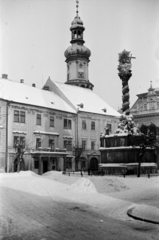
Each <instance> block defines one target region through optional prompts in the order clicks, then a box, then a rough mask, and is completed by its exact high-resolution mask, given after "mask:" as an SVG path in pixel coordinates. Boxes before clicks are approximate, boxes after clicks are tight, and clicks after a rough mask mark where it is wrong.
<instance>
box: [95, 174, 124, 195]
mask: <svg viewBox="0 0 159 240" xmlns="http://www.w3.org/2000/svg"><path fill="white" fill-rule="evenodd" d="M91 181H92V183H93V184H94V186H95V187H96V189H97V191H98V192H99V193H102V194H105V193H110V192H120V191H123V190H126V189H128V187H127V186H126V185H125V184H124V183H123V182H121V181H120V180H119V179H118V178H116V177H92V178H91Z"/></svg>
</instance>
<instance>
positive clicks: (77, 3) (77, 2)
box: [76, 0, 79, 17]
mask: <svg viewBox="0 0 159 240" xmlns="http://www.w3.org/2000/svg"><path fill="white" fill-rule="evenodd" d="M78 8H79V1H78V0H76V9H77V10H76V13H77V15H76V16H77V17H78Z"/></svg>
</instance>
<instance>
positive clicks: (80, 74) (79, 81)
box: [64, 0, 94, 90]
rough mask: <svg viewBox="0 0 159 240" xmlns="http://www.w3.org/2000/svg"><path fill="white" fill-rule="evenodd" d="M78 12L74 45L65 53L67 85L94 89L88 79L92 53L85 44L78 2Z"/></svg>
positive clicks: (74, 23)
mask: <svg viewBox="0 0 159 240" xmlns="http://www.w3.org/2000/svg"><path fill="white" fill-rule="evenodd" d="M76 3H77V5H76V7H77V11H76V13H77V14H76V17H75V18H74V20H73V22H72V23H71V27H70V31H71V33H72V40H71V41H70V43H71V44H72V45H71V46H70V47H68V48H67V49H66V51H65V53H64V55H65V57H66V63H67V81H66V82H65V84H71V85H75V86H79V87H83V88H89V89H91V90H92V89H93V87H94V85H93V84H92V83H91V82H89V78H88V64H89V61H90V60H89V57H90V55H91V51H90V50H89V49H88V48H87V47H85V46H84V45H83V44H84V43H85V41H84V40H83V32H84V30H85V27H84V26H83V22H82V20H81V19H80V17H79V16H78V3H79V1H78V0H77V1H76Z"/></svg>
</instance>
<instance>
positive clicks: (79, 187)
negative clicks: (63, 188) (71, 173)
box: [67, 178, 97, 193]
mask: <svg viewBox="0 0 159 240" xmlns="http://www.w3.org/2000/svg"><path fill="white" fill-rule="evenodd" d="M67 189H68V190H70V191H73V192H78V193H81V192H85V193H97V190H96V188H95V186H94V184H93V183H92V182H91V181H90V180H89V179H86V178H81V179H79V180H77V181H76V182H75V183H73V184H72V185H71V186H69V187H68V188H67Z"/></svg>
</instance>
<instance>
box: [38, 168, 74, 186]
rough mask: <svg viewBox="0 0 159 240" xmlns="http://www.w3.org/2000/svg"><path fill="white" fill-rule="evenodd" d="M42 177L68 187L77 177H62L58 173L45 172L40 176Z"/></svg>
mask: <svg viewBox="0 0 159 240" xmlns="http://www.w3.org/2000/svg"><path fill="white" fill-rule="evenodd" d="M42 177H45V178H47V179H50V180H53V181H58V182H60V183H64V184H68V185H71V184H73V183H74V182H75V181H76V180H77V179H76V178H77V177H73V176H68V175H64V174H63V173H62V172H59V171H49V172H46V173H44V174H43V175H42Z"/></svg>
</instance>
